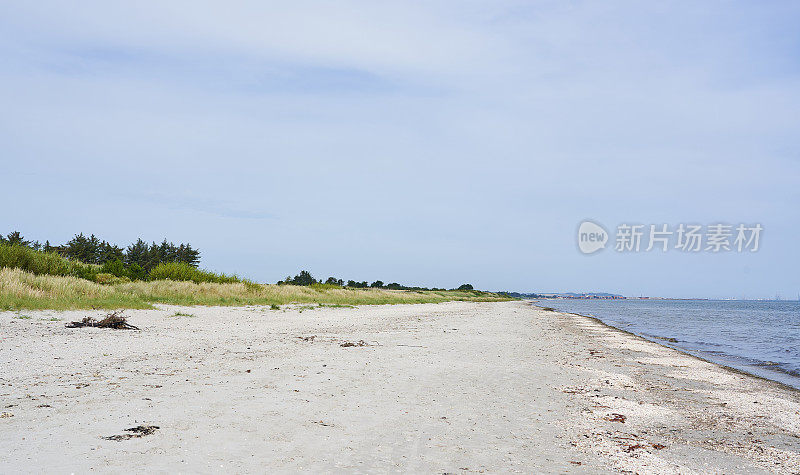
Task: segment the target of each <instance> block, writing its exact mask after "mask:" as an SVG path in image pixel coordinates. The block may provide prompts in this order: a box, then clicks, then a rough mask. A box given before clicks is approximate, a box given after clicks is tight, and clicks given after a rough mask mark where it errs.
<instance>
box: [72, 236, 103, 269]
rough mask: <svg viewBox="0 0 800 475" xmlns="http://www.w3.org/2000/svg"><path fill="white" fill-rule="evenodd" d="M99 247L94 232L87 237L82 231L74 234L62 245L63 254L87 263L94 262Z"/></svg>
mask: <svg viewBox="0 0 800 475" xmlns="http://www.w3.org/2000/svg"><path fill="white" fill-rule="evenodd" d="M99 247H100V242H99V240H98V239H97V238H96V237H95V235H94V234H92V235H91V237H88V238H87V237H86V236H84V235H83V233H80V234H76V235H75V237H73V238H72V239H70V240H69V241H67V244H66V245H65V246H64V256H65V257H67V258H69V259H74V260H76V261H81V262H85V263H87V264H96V256H97V251H98V248H99Z"/></svg>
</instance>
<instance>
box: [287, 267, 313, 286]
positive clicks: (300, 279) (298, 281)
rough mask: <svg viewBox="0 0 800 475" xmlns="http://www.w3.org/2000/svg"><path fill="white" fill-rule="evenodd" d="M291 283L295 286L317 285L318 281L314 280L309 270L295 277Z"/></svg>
mask: <svg viewBox="0 0 800 475" xmlns="http://www.w3.org/2000/svg"><path fill="white" fill-rule="evenodd" d="M291 283H292V284H294V285H311V284H316V283H317V280H316V279H314V277H313V276H312V275H311V273H310V272H308V271H307V270H302V271H300V273H299V274H297V275H296V276H294V279H292V282H291Z"/></svg>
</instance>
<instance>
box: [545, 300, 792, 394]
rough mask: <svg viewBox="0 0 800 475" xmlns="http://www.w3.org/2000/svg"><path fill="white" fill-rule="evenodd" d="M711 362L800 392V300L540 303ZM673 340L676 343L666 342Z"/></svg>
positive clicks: (546, 301) (571, 301)
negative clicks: (797, 389) (794, 388)
mask: <svg viewBox="0 0 800 475" xmlns="http://www.w3.org/2000/svg"><path fill="white" fill-rule="evenodd" d="M539 302H540V304H541V305H542V306H547V307H553V308H555V309H557V310H562V311H565V312H572V313H579V314H581V315H590V316H593V317H597V318H599V319H600V320H602V321H603V322H604V323H606V324H608V325H611V326H614V327H617V328H620V329H622V330H627V331H629V332H632V333H636V334H637V335H640V336H643V337H645V338H648V339H650V340H653V341H656V342H658V343H661V344H665V345H667V346H673V347H675V348H678V349H681V350H684V351H686V352H689V353H692V354H695V355H697V356H700V357H702V358H705V359H707V360H710V361H714V362H717V363H721V364H724V365H727V366H731V367H734V368H737V369H740V370H743V371H746V372H748V373H752V374H756V375H758V376H761V377H764V378H769V379H772V380H776V381H780V382H782V383H785V384H788V385H790V386H794V387H796V388H800V302H797V301H741V300H540V301H539ZM665 338H674V339H675V340H676V341H674V342H672V341H666V340H664V339H665Z"/></svg>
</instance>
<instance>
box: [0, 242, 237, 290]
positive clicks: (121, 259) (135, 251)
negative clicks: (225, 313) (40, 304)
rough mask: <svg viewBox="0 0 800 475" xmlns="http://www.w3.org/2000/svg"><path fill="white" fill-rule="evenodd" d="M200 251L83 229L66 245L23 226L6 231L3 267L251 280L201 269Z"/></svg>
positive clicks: (114, 277) (94, 276) (102, 277)
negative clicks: (126, 241) (119, 239)
mask: <svg viewBox="0 0 800 475" xmlns="http://www.w3.org/2000/svg"><path fill="white" fill-rule="evenodd" d="M199 262H200V251H199V250H197V249H195V248H193V247H192V246H191V245H190V244H179V245H177V246H176V245H175V244H173V243H171V242H167V240H166V239H165V240H164V241H163V242H162V243H161V244H157V243H155V242H153V243H152V244H148V243H146V242H144V241H143V240H141V239H139V240H137V241H136V242H135V243H133V244H131V245H130V246H128V247H127V248H125V249H123V248H121V247H119V246H117V245H114V244H111V243H109V242H107V241H104V240H100V239H99V238H97V237H96V236H95V235H94V234H92V235H90V236H88V237H87V236H85V235H83V234H78V235H76V236H75V237H73V238H72V239H70V240H69V241H68V242H67V243H66V244H63V245H56V246H53V245H51V244H50V241H45V243H44V244H41V243H39V242H38V241H29V240H27V239H25V238H24V237H23V236H22V234H21V233H20V232H19V231H14V232H12V233H9V234H7V235H6V236H2V235H0V267H9V268H18V269H22V270H25V271H27V272H32V273H34V274H48V275H63V276H73V277H79V278H82V279H87V280H92V281H94V282H98V283H101V284H114V283H120V282H128V281H133V280H161V279H170V280H183V281H192V282H195V283H202V282H212V283H232V282H246V283H248V284H249V283H250V282H249V281H245V280H244V279H240V278H239V277H237V276H236V275H225V274H217V273H214V272H210V271H205V270H201V269H198V268H197V266H198V264H199Z"/></svg>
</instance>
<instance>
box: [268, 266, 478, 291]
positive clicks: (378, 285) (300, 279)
mask: <svg viewBox="0 0 800 475" xmlns="http://www.w3.org/2000/svg"><path fill="white" fill-rule="evenodd" d="M277 283H278V285H325V286H331V287H349V288H354V289H364V288H373V289H389V290H447V289H440V288H436V287H433V288H428V287H409V286H405V285H400V284H398V283H397V282H392V283H390V284H384V283H383V281H381V280H376V281H375V282H372V283H369V282H367V281H366V280H364V281H360V282H359V281H355V280H348V281H346V282H345V280H344V279H337V278H336V277H328V278H327V279H326V280H324V281H323V280H321V279H320V280H317V279H315V278H314V276H312V275H311V273H310V272H308V271H306V270H304V271H300V273H299V274H297V275H296V276H294V277H291V276H287V277H286V278H285V279H283V280H279V281H278V282H277ZM451 290H474V289H473V287H472V285H471V284H463V285H461V286H459V287H458V288H456V289H451Z"/></svg>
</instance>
